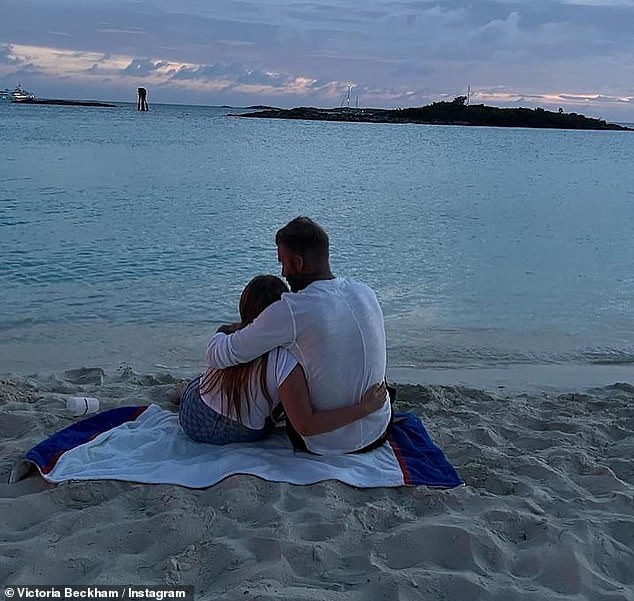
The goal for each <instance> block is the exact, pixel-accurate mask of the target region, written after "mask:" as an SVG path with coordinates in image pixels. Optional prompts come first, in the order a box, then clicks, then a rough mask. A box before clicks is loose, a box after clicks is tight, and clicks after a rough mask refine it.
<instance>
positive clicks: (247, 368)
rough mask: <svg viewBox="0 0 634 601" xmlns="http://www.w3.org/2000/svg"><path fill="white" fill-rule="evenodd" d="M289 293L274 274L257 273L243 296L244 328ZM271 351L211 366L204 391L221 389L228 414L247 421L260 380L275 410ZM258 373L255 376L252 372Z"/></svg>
mask: <svg viewBox="0 0 634 601" xmlns="http://www.w3.org/2000/svg"><path fill="white" fill-rule="evenodd" d="M284 292H288V286H287V285H286V284H285V283H284V282H283V281H282V280H281V279H280V278H278V277H276V276H274V275H257V276H255V277H254V278H253V279H252V280H251V281H250V282H249V283H248V284H247V285H246V286H245V288H244V290H243V291H242V294H241V295H240V321H241V323H240V328H244V327H245V326H248V325H249V324H250V323H251V322H252V321H253V320H254V319H255V318H256V317H257V316H258V315H259V314H260V313H262V311H264V309H266V308H267V307H268V306H269V305H270V304H272V303H274V302H275V301H278V300H280V298H281V297H282V294H283V293H284ZM267 366H268V353H265V354H264V355H262V356H261V357H257V358H256V359H254V360H253V361H249V362H248V363H240V364H239V365H233V366H231V367H226V368H225V369H215V368H212V367H210V368H209V369H208V370H207V371H206V372H205V375H204V376H203V378H202V380H201V382H200V393H201V394H208V393H210V392H212V391H215V392H219V393H220V395H221V397H222V409H223V413H224V415H227V416H231V415H235V417H236V419H237V420H238V422H240V423H241V424H242V423H243V420H242V409H243V407H245V406H246V409H247V415H250V414H251V403H250V402H249V401H250V400H251V399H253V398H255V396H256V395H257V390H254V389H253V382H258V385H259V388H260V390H261V391H262V393H263V394H264V397H265V398H266V401H267V402H268V404H269V408H270V409H271V410H272V409H273V399H271V395H270V394H269V389H268V386H267V383H266V372H267ZM253 373H255V377H252V375H251V374H253Z"/></svg>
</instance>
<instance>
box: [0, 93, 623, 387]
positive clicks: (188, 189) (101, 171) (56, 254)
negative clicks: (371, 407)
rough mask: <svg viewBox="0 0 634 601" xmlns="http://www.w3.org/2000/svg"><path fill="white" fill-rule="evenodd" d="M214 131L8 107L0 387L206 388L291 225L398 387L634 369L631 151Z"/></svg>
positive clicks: (584, 138) (419, 137)
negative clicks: (332, 276) (367, 304)
mask: <svg viewBox="0 0 634 601" xmlns="http://www.w3.org/2000/svg"><path fill="white" fill-rule="evenodd" d="M227 112H228V110H227V109H219V108H209V107H186V106H157V105H155V106H153V107H152V110H151V111H150V112H149V113H147V114H139V113H137V112H136V111H135V110H133V107H132V106H131V105H122V106H120V107H119V108H117V109H93V108H79V107H53V106H13V105H4V106H1V105H0V247H1V251H2V252H1V254H0V366H1V367H4V369H0V371H8V370H18V371H35V370H47V369H51V370H54V369H60V368H62V367H64V366H65V365H69V366H72V367H75V366H76V365H77V362H84V363H86V362H93V363H98V364H101V365H116V364H119V363H120V362H132V363H135V364H139V363H142V364H146V365H166V366H168V367H170V368H177V369H192V370H195V369H197V367H198V365H199V363H200V359H201V353H202V351H201V349H202V347H203V346H204V342H205V340H206V338H207V336H208V334H209V333H210V332H211V331H213V330H214V329H215V327H216V326H217V325H218V324H219V323H221V322H223V321H228V320H232V319H234V317H235V314H236V305H237V297H238V294H239V291H240V290H241V288H242V286H243V285H244V283H246V281H248V279H249V278H250V277H251V276H252V275H254V274H255V273H259V272H273V273H278V272H279V267H278V264H277V262H276V254H275V245H274V242H273V240H274V234H275V231H276V229H277V228H278V227H280V226H281V225H283V224H284V223H285V222H286V221H288V220H289V219H290V218H292V217H293V216H295V215H297V214H308V215H311V216H313V217H315V218H316V219H317V220H318V221H320V222H321V223H322V224H323V225H324V227H325V228H326V229H327V230H328V231H329V233H330V235H331V244H332V265H333V270H334V271H335V273H337V274H340V275H344V274H345V275H352V276H355V277H358V278H360V279H362V280H364V281H366V282H368V283H369V284H371V285H372V286H373V287H374V288H375V289H376V291H377V293H378V295H379V299H380V301H381V304H382V306H383V308H384V312H385V315H386V321H387V326H388V335H389V360H390V365H391V367H392V368H408V369H412V370H414V371H418V372H420V373H431V372H433V371H434V370H441V371H442V373H443V374H444V373H450V372H451V370H461V371H464V370H474V369H483V368H486V369H494V370H500V369H506V368H509V369H516V368H517V366H526V367H527V368H528V369H532V368H534V367H535V366H563V367H565V368H566V369H569V368H570V367H571V366H579V367H580V368H583V369H585V368H586V367H588V368H589V367H591V366H601V365H603V366H604V365H609V366H621V368H622V370H624V373H625V375H627V374H628V373H629V371H628V370H629V369H632V370H633V371H634V304H633V303H632V298H633V296H634V275H633V270H632V266H633V265H634V244H633V243H632V235H631V228H632V223H634V170H632V168H631V165H632V164H634V134H631V133H627V132H576V131H556V130H529V129H496V128H466V127H443V126H418V125H375V124H346V123H324V122H303V121H280V120H256V119H238V118H232V117H228V116H227ZM447 377H448V378H450V376H447Z"/></svg>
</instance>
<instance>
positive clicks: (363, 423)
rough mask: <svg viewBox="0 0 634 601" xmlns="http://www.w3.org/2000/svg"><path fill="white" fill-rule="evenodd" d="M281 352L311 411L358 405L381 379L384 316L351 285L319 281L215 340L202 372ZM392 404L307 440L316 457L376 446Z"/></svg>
mask: <svg viewBox="0 0 634 601" xmlns="http://www.w3.org/2000/svg"><path fill="white" fill-rule="evenodd" d="M278 346H281V347H284V348H287V349H288V350H289V351H290V352H291V353H292V354H293V355H294V356H295V358H296V359H297V361H298V362H299V363H300V365H301V366H302V368H303V369H304V372H305V374H306V380H307V382H308V389H309V391H310V399H311V403H312V406H313V408H314V409H315V410H322V409H337V408H340V407H348V406H351V405H355V404H357V403H359V402H360V401H361V398H362V397H363V394H364V393H365V391H366V390H367V389H368V388H369V387H370V386H371V385H373V384H376V383H377V382H381V381H382V380H383V379H384V378H385V368H386V344H385V326H384V323H383V313H382V311H381V307H380V306H379V303H378V300H377V298H376V295H375V294H374V292H373V290H372V289H371V288H369V287H368V286H366V285H365V284H362V283H361V282H357V281H356V280H353V279H351V278H334V279H332V280H318V281H316V282H313V283H312V284H310V285H308V286H307V287H306V288H305V289H304V290H302V291H300V292H297V293H286V294H283V295H282V299H281V300H279V301H278V302H276V303H273V304H272V305H270V306H269V307H267V308H266V309H265V310H264V311H263V312H262V313H261V314H260V315H259V316H258V318H257V319H256V320H255V321H254V322H253V323H251V324H250V325H248V326H247V327H246V328H243V329H242V330H239V331H237V332H235V333H234V334H230V335H227V334H222V333H218V334H216V335H215V336H213V338H212V339H211V341H210V342H209V345H208V347H207V364H208V365H209V366H211V367H217V368H224V367H229V366H231V365H236V364H238V363H246V362H247V361H251V360H252V359H255V358H256V357H259V356H260V355H263V354H264V353H266V352H267V351H270V350H271V349H273V348H276V347H278ZM390 411H391V410H390V403H389V401H387V400H386V403H385V404H384V405H383V407H382V408H381V409H380V410H379V411H375V412H374V413H371V414H370V415H367V416H366V417H364V418H362V419H360V420H357V421H355V422H353V423H351V424H348V425H346V426H342V427H341V428H338V429H336V430H333V431H332V432H326V433H325V434H317V435H315V436H305V437H304V441H305V442H306V446H307V447H308V449H309V450H311V451H313V452H315V453H320V454H333V453H346V452H350V451H356V450H358V449H361V448H363V447H365V446H366V445H368V444H370V443H372V442H374V441H375V440H376V439H377V438H379V436H381V434H382V433H383V432H384V431H385V428H386V427H387V425H388V423H389V420H390Z"/></svg>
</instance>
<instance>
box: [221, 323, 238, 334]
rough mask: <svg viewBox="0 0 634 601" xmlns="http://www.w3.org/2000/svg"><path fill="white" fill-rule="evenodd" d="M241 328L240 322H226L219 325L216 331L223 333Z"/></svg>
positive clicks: (231, 332)
mask: <svg viewBox="0 0 634 601" xmlns="http://www.w3.org/2000/svg"><path fill="white" fill-rule="evenodd" d="M241 328H242V322H237V323H226V324H224V325H221V326H220V327H219V328H218V329H217V330H216V332H222V333H223V334H233V333H234V332H237V331H238V330H240V329H241Z"/></svg>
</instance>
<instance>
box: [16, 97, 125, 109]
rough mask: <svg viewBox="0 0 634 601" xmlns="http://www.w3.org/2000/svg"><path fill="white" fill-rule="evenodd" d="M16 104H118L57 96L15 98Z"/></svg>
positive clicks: (111, 106) (110, 106)
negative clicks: (65, 98)
mask: <svg viewBox="0 0 634 601" xmlns="http://www.w3.org/2000/svg"><path fill="white" fill-rule="evenodd" d="M12 102H13V103H14V104H56V105H60V106H96V107H102V108H117V105H116V104H111V103H109V102H100V101H98V100H63V99H55V98H20V99H19V100H13V101H12Z"/></svg>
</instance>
